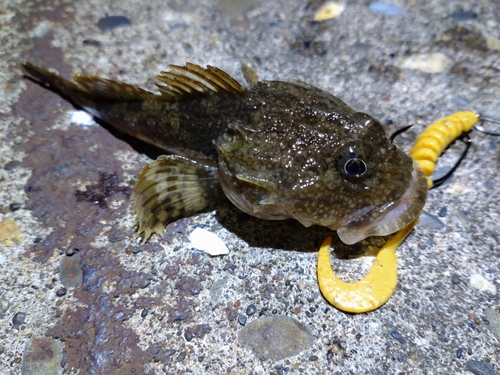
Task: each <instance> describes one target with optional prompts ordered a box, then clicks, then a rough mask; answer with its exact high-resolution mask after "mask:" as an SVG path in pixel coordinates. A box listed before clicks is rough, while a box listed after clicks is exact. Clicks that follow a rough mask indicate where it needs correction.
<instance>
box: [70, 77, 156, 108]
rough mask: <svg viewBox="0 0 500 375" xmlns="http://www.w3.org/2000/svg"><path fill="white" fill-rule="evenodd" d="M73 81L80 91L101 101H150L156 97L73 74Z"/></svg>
mask: <svg viewBox="0 0 500 375" xmlns="http://www.w3.org/2000/svg"><path fill="white" fill-rule="evenodd" d="M73 81H74V82H75V84H76V86H77V87H78V88H79V89H80V90H82V91H84V92H85V93H87V94H89V95H92V96H96V97H98V98H102V99H109V100H118V101H137V100H147V99H149V100H152V99H154V98H155V97H157V95H155V94H153V93H151V92H149V91H146V90H143V89H141V88H139V87H137V86H133V85H129V84H128V83H124V82H118V81H113V80H111V79H106V78H101V77H96V76H85V75H80V74H75V75H73Z"/></svg>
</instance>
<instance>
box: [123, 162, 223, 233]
mask: <svg viewBox="0 0 500 375" xmlns="http://www.w3.org/2000/svg"><path fill="white" fill-rule="evenodd" d="M223 196H224V194H223V192H222V189H221V187H220V184H219V176H218V169H217V166H216V165H215V163H214V162H212V161H210V160H207V161H206V163H205V161H203V162H200V161H194V160H191V159H187V158H184V157H181V156H173V155H170V156H160V157H159V158H158V159H156V160H155V161H153V162H151V163H150V164H149V165H148V166H147V167H146V168H144V169H143V171H142V173H141V175H140V176H139V178H138V179H137V182H136V184H135V188H134V193H133V199H134V210H135V212H136V213H137V222H138V225H139V230H138V232H139V234H141V235H142V236H143V237H144V238H145V239H147V238H149V237H150V236H151V234H152V233H157V234H158V235H162V233H163V230H164V229H165V226H166V225H167V224H168V223H170V222H172V221H174V220H176V219H179V218H182V217H186V216H190V215H192V214H194V213H196V212H198V211H200V210H202V209H204V208H205V207H207V206H208V205H209V204H210V203H214V202H217V201H218V200H220V199H222V198H223Z"/></svg>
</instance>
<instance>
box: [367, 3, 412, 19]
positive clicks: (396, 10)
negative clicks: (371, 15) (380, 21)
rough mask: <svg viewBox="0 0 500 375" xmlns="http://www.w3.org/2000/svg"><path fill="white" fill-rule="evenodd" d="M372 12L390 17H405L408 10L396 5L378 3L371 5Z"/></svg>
mask: <svg viewBox="0 0 500 375" xmlns="http://www.w3.org/2000/svg"><path fill="white" fill-rule="evenodd" d="M370 10H372V11H373V12H376V13H381V14H384V15H386V16H390V17H397V16H404V15H405V14H406V10H404V9H403V8H400V7H398V6H396V5H394V4H387V3H380V2H378V1H375V2H373V3H371V4H370Z"/></svg>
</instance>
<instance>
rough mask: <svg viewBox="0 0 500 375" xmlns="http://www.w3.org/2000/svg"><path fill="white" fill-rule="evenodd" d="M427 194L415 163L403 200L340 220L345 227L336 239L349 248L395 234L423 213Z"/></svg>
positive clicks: (342, 226) (338, 232)
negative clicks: (349, 246)
mask: <svg viewBox="0 0 500 375" xmlns="http://www.w3.org/2000/svg"><path fill="white" fill-rule="evenodd" d="M427 190H428V189H427V177H426V176H425V175H424V173H423V172H422V169H421V168H420V166H419V165H418V163H416V162H415V161H414V162H413V172H412V180H411V182H410V186H409V187H408V189H407V190H406V192H405V193H404V194H403V196H402V197H401V198H399V199H398V200H396V201H394V202H389V203H387V204H385V205H383V206H380V207H373V206H370V207H365V208H363V209H361V210H358V211H356V212H354V213H351V214H349V215H348V216H346V217H345V218H344V219H342V220H341V221H342V222H343V223H345V224H343V225H341V226H340V227H339V228H338V229H337V234H338V236H339V238H340V239H341V240H342V242H344V243H345V244H347V245H352V244H355V243H357V242H359V241H361V240H363V239H365V238H366V237H370V236H386V235H389V234H392V233H395V232H397V231H398V230H400V229H401V228H404V227H405V226H406V225H408V224H409V223H411V222H412V221H413V220H415V219H416V218H417V217H418V216H419V215H420V214H421V213H422V209H423V207H424V205H425V201H426V199H427ZM351 218H352V219H351ZM349 219H350V220H349ZM347 221H348V222H347Z"/></svg>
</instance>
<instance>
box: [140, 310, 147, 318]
mask: <svg viewBox="0 0 500 375" xmlns="http://www.w3.org/2000/svg"><path fill="white" fill-rule="evenodd" d="M147 315H148V309H144V310H142V311H141V318H145V317H146V316H147Z"/></svg>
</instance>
